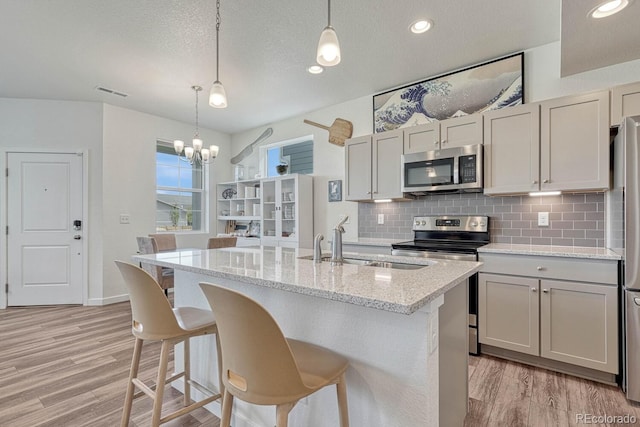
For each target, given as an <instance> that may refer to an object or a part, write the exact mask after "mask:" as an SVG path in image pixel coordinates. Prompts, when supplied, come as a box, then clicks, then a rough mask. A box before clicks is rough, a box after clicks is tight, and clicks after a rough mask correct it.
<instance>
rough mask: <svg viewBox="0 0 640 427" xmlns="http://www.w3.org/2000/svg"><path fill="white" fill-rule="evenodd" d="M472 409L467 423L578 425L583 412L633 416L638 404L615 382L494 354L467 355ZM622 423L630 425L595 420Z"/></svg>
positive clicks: (638, 416) (639, 413)
mask: <svg viewBox="0 0 640 427" xmlns="http://www.w3.org/2000/svg"><path fill="white" fill-rule="evenodd" d="M469 357H470V361H469V413H468V414H467V417H466V419H465V426H468V427H476V426H488V427H493V426H510V427H511V426H540V427H547V426H549V427H551V426H553V427H555V426H576V425H584V424H588V423H586V422H581V421H582V420H585V421H586V419H585V418H582V419H579V418H578V417H580V416H581V415H579V414H591V415H593V416H604V415H610V416H624V415H627V414H629V415H632V416H634V417H635V419H636V422H635V424H636V425H637V424H640V406H637V405H636V404H631V403H630V402H628V401H627V400H626V399H625V397H624V393H622V391H621V390H620V389H619V388H617V387H613V386H607V385H604V384H600V383H596V382H593V381H588V380H584V379H581V378H577V377H574V376H571V375H565V374H561V373H556V372H552V371H548V370H545V369H541V368H536V367H532V366H528V365H523V364H520V363H516V362H511V361H507V360H502V359H498V358H495V357H490V356H481V357H474V356H469ZM591 425H597V426H603V425H606V426H618V425H620V426H622V425H629V424H622V423H620V424H616V423H615V422H614V423H608V424H604V423H603V424H597V423H591Z"/></svg>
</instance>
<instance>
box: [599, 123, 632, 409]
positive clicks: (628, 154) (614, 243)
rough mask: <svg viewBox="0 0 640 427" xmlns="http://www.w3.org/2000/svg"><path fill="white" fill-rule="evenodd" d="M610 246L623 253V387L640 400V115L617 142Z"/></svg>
mask: <svg viewBox="0 0 640 427" xmlns="http://www.w3.org/2000/svg"><path fill="white" fill-rule="evenodd" d="M612 148H613V171H612V172H613V183H612V189H611V191H609V192H607V195H606V201H607V246H608V247H609V248H610V249H612V250H614V251H616V252H618V253H619V254H620V255H622V263H621V270H620V280H621V283H620V284H621V287H622V288H621V291H622V293H621V301H620V302H621V306H620V313H621V326H622V340H621V342H622V349H621V354H622V366H621V368H622V374H623V375H622V387H623V389H624V390H625V391H626V393H627V398H628V399H630V400H634V401H638V402H640V116H635V117H626V118H625V119H624V120H623V122H622V124H621V126H620V128H619V129H618V134H617V136H616V137H615V139H614V142H613V147H612Z"/></svg>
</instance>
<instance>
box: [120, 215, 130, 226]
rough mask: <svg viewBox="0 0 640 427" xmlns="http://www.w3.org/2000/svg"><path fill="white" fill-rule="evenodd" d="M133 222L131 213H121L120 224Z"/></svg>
mask: <svg viewBox="0 0 640 427" xmlns="http://www.w3.org/2000/svg"><path fill="white" fill-rule="evenodd" d="M130 222H131V217H130V216H129V214H120V224H129V223H130Z"/></svg>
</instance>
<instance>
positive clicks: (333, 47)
mask: <svg viewBox="0 0 640 427" xmlns="http://www.w3.org/2000/svg"><path fill="white" fill-rule="evenodd" d="M327 3H328V18H329V19H328V24H327V26H326V27H324V30H322V33H321V34H320V40H319V41H318V51H317V55H316V61H318V64H320V65H324V66H325V67H332V66H334V65H338V64H339V63H340V43H339V42H338V35H337V34H336V30H334V29H333V27H332V26H331V0H327Z"/></svg>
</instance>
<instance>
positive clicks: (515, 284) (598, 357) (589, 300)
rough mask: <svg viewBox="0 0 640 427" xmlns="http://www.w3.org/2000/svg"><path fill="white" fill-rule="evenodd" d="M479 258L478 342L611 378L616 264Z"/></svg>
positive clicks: (615, 331)
mask: <svg viewBox="0 0 640 427" xmlns="http://www.w3.org/2000/svg"><path fill="white" fill-rule="evenodd" d="M480 258H481V261H486V262H485V265H484V266H483V271H490V272H482V273H480V274H479V281H478V283H479V284H478V310H479V312H478V323H479V327H478V329H479V337H480V343H482V344H487V345H491V346H494V347H498V348H502V349H506V350H511V351H516V352H519V353H524V354H529V355H532V356H540V357H542V358H545V359H549V360H553V361H559V362H564V363H569V364H572V365H576V366H581V367H585V368H590V369H595V370H597V371H602V372H607V373H611V374H617V373H618V370H619V366H618V323H617V319H618V301H617V286H616V280H617V275H616V262H602V261H601V260H587V259H568V258H565V259H563V258H557V257H555V258H554V257H536V256H511V255H493V254H486V255H481V257H480ZM483 258H484V260H483ZM496 273H497V274H496ZM501 273H509V274H501ZM514 273H515V274H514ZM592 273H593V274H592ZM519 274H522V276H521V275H519ZM528 274H531V276H528ZM525 275H527V276H525ZM554 276H556V277H554ZM593 280H603V283H592V281H593Z"/></svg>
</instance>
